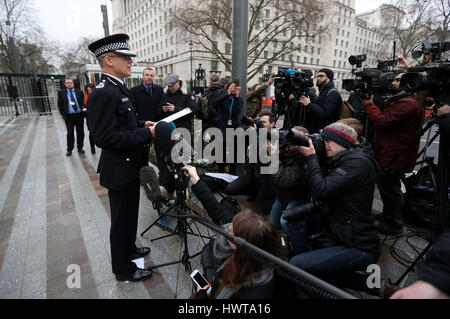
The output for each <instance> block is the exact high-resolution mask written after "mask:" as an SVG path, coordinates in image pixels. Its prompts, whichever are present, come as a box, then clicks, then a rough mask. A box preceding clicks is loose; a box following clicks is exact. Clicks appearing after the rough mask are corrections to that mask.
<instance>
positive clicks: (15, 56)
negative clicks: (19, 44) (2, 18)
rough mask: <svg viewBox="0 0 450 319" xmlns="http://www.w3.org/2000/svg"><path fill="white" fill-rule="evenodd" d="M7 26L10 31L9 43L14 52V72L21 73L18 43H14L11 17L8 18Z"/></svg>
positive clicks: (12, 52)
mask: <svg viewBox="0 0 450 319" xmlns="http://www.w3.org/2000/svg"><path fill="white" fill-rule="evenodd" d="M6 28H7V32H8V38H9V44H10V46H11V54H12V58H13V65H14V73H19V62H18V60H17V51H16V45H15V43H14V36H13V34H12V30H11V22H10V21H9V18H8V20H6Z"/></svg>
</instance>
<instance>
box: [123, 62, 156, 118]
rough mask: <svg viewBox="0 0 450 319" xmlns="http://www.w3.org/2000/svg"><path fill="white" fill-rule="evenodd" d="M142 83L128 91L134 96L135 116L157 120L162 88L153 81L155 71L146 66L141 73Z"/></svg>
mask: <svg viewBox="0 0 450 319" xmlns="http://www.w3.org/2000/svg"><path fill="white" fill-rule="evenodd" d="M142 77H143V81H142V84H139V85H138V86H135V87H133V88H132V89H131V90H130V92H131V94H132V95H133V98H134V104H135V106H136V113H137V117H138V119H139V120H141V121H152V122H158V121H159V120H160V119H159V117H158V108H159V105H160V103H161V99H162V96H163V94H164V92H163V88H162V87H161V86H159V85H156V84H155V83H153V81H154V79H155V71H154V70H153V69H150V68H146V69H145V70H144V73H143V74H142Z"/></svg>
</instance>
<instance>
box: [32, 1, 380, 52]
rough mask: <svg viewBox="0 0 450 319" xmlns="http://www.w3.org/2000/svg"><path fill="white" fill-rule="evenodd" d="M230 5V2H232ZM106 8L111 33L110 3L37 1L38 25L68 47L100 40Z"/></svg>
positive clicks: (364, 4)
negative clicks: (90, 39) (85, 39)
mask: <svg viewBox="0 0 450 319" xmlns="http://www.w3.org/2000/svg"><path fill="white" fill-rule="evenodd" d="M230 1H231V0H230ZM387 2H388V0H370V1H367V0H356V13H357V14H358V13H361V12H365V11H370V10H373V9H375V8H377V7H378V6H379V5H380V4H382V3H387ZM102 4H106V5H107V7H108V13H109V23H110V32H111V23H112V11H111V1H110V0H76V1H73V0H70V1H69V0H34V5H35V8H36V9H37V11H38V14H39V20H40V21H39V22H40V24H41V26H42V27H43V29H44V32H45V33H46V35H47V37H48V38H49V39H50V40H53V41H59V42H61V43H65V44H72V43H76V42H77V41H78V40H79V39H80V38H81V37H93V38H101V37H102V36H103V35H104V31H103V25H102V22H103V18H102V13H101V11H100V5H102Z"/></svg>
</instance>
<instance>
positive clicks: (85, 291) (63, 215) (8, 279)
mask: <svg viewBox="0 0 450 319" xmlns="http://www.w3.org/2000/svg"><path fill="white" fill-rule="evenodd" d="M85 135H86V137H85V143H84V145H85V150H86V154H78V153H77V152H74V153H73V155H72V156H71V157H66V156H65V152H66V129H65V124H64V122H63V120H62V119H61V117H60V116H59V115H55V116H40V117H22V118H14V119H13V118H6V117H4V118H0V298H2V299H60V298H74V299H81V298H82V299H98V298H100V299H127V298H130V299H147V298H150V299H171V298H188V297H189V296H190V295H191V294H192V282H191V280H190V277H189V273H188V272H186V271H185V269H184V266H182V265H181V266H179V265H172V266H167V267H162V268H159V269H158V270H156V271H155V272H154V275H153V277H152V278H151V279H150V280H147V281H145V282H143V283H121V282H117V281H116V280H115V278H114V276H113V274H112V272H111V262H110V247H109V228H110V215H109V214H110V213H109V202H108V194H107V191H106V189H104V188H103V187H101V186H100V185H99V177H98V175H97V174H96V168H97V164H98V159H99V156H100V150H99V149H97V154H95V155H92V154H90V152H89V149H90V147H89V141H88V132H87V131H86V134H85ZM380 207H381V202H380V201H379V199H376V200H375V202H374V210H380ZM156 218H157V213H156V212H155V211H154V210H153V208H152V205H151V203H150V201H148V199H147V198H146V197H145V193H144V192H143V191H142V192H141V204H140V215H139V228H138V234H140V233H141V232H143V231H144V230H145V229H146V228H147V226H148V225H150V224H151V223H152V222H153V221H154V220H155V219H156ZM168 223H169V226H174V225H175V223H176V222H175V221H174V220H170V219H168ZM192 227H193V228H194V229H196V227H199V228H200V230H201V232H202V234H208V232H207V230H205V229H204V228H202V227H200V226H198V225H192ZM165 235H167V232H166V231H164V230H162V229H160V228H159V227H153V228H152V229H151V230H150V231H149V232H148V233H146V234H145V235H144V237H142V236H138V243H137V245H138V246H149V247H151V249H152V252H151V254H150V255H149V256H148V257H146V259H145V265H146V266H149V265H152V264H161V263H167V262H171V261H174V260H179V258H180V254H181V249H180V248H181V247H182V246H181V245H180V240H179V238H178V237H177V236H172V237H169V238H164V239H161V240H157V241H153V242H152V241H151V239H152V238H156V237H160V236H165ZM189 237H190V239H189V252H190V253H191V255H192V254H195V253H197V252H199V251H200V250H201V247H202V246H203V245H204V243H205V241H204V240H202V239H201V238H199V237H198V236H197V237H194V238H192V237H193V236H189ZM392 242H393V241H392V240H387V241H386V245H385V247H386V248H387V247H389V246H388V245H387V244H391V243H392ZM417 245H418V246H420V245H423V242H418V243H417ZM399 246H400V249H401V250H402V251H404V253H405V254H406V257H413V256H414V254H415V251H413V252H412V253H411V252H408V251H407V249H406V248H407V246H408V245H407V244H406V243H403V244H402V243H400V244H399ZM405 247H406V248H405ZM69 265H78V266H79V267H80V269H81V288H79V289H70V288H68V284H67V283H68V278H69V275H70V274H71V273H70V272H68V266H69ZM380 265H381V266H382V270H383V276H394V277H395V278H394V279H396V278H397V276H398V275H399V274H400V272H401V271H402V270H403V269H404V266H402V265H400V264H396V263H393V262H392V258H391V257H390V255H389V251H388V249H385V251H384V254H383V256H382V258H381V259H380ZM192 268H193V269H201V266H200V263H199V258H194V259H193V260H192ZM69 270H70V269H69ZM413 277H414V276H410V277H409V278H408V279H411V278H413Z"/></svg>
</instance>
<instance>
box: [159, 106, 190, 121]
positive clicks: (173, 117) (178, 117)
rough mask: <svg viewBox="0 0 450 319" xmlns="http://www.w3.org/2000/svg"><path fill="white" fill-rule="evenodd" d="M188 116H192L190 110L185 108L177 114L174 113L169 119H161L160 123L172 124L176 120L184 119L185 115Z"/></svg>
mask: <svg viewBox="0 0 450 319" xmlns="http://www.w3.org/2000/svg"><path fill="white" fill-rule="evenodd" d="M190 114H192V110H191V109H190V108H185V109H183V110H181V111H180V112H178V113H175V114H173V115H171V116H169V117H166V118H165V119H162V120H161V121H160V122H166V123H170V122H173V121H175V120H178V119H180V118H182V117H185V116H186V115H190Z"/></svg>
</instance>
